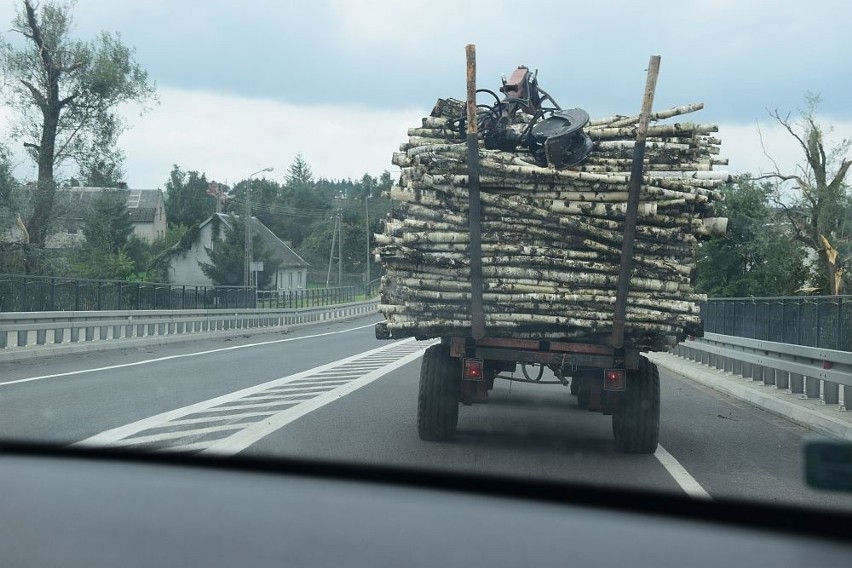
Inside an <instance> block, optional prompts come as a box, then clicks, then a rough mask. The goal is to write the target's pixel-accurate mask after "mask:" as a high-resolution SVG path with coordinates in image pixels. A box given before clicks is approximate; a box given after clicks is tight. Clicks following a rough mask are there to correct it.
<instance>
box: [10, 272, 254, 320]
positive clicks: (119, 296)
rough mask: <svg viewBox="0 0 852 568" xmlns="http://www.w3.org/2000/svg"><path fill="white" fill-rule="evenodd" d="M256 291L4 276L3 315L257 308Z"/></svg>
mask: <svg viewBox="0 0 852 568" xmlns="http://www.w3.org/2000/svg"><path fill="white" fill-rule="evenodd" d="M254 307H255V290H254V288H246V287H242V286H192V285H184V284H167V283H162V282H128V281H125V280H87V279H82V278H65V277H60V276H29V275H26V274H0V312H66V311H75V312H80V311H101V310H187V309H196V310H197V309H216V308H220V309H231V308H254Z"/></svg>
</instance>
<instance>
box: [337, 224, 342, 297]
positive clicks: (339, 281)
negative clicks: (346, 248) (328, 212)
mask: <svg viewBox="0 0 852 568" xmlns="http://www.w3.org/2000/svg"><path fill="white" fill-rule="evenodd" d="M341 286H343V210H342V209H338V210H337V287H338V288H340V287H341Z"/></svg>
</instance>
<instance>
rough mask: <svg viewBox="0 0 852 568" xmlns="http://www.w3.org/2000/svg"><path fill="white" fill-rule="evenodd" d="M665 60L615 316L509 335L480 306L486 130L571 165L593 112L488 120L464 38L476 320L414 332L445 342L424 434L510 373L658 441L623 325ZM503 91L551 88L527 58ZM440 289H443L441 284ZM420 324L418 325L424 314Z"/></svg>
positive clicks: (430, 381) (638, 169)
mask: <svg viewBox="0 0 852 568" xmlns="http://www.w3.org/2000/svg"><path fill="white" fill-rule="evenodd" d="M659 64H660V57H659V56H652V57H651V60H650V64H649V67H648V74H647V79H646V85H645V91H644V95H643V101H642V109H641V112H640V114H639V116H638V126H637V127H636V131H635V134H636V135H635V144H634V145H633V148H632V161H631V163H630V178H629V182H628V184H627V200H626V204H625V205H626V206H625V207H624V210H623V211H624V221H623V233H621V234H620V236H621V243H620V245H621V248H620V262H619V264H618V267H617V285H616V287H615V294H614V295H615V299H614V306H613V307H612V310H611V312H607V314H606V317H607V318H609V319H608V321H607V325H606V326H599V327H598V328H597V329H589V330H588V333H583V334H581V335H579V336H577V335H575V336H574V337H573V338H572V337H559V336H558V334H556V335H554V334H553V333H545V332H542V333H540V334H537V333H536V332H535V328H534V327H533V328H532V331H531V328H530V327H529V326H527V327H525V328H524V333H518V334H514V335H513V334H512V333H511V332H506V331H505V329H504V330H502V332H501V333H492V330H491V329H490V328H489V325H488V318H487V317H486V314H485V311H484V309H483V282H484V277H483V264H482V258H483V249H482V240H481V235H482V221H481V219H482V198H481V195H480V141H481V140H483V139H484V141H485V145H486V148H488V147H489V144H490V147H492V148H500V149H510V148H512V147H514V145H517V144H521V143H523V144H525V145H527V146H528V148H529V153H530V154H531V155H533V156H535V159H536V160H540V161H541V163H542V165H545V166H547V167H550V168H552V169H554V170H555V169H559V168H562V167H565V166H569V167H570V166H573V165H576V164H577V163H580V162H581V161H582V160H583V159H584V157H585V156H586V155H588V153H589V151H590V149H591V147H592V144H591V142H590V141H589V140H588V137H586V136H585V135H584V134H583V132H582V128H581V127H582V126H583V124H585V123H586V122H587V121H588V115H585V116H583V115H584V112H583V111H582V110H580V109H573V110H572V111H561V110H560V111H558V112H553V113H552V114H551V117H550V119H549V121H545V122H547V124H543V125H542V124H539V125H538V126H536V127H535V128H534V127H533V126H532V123H534V122H535V120H536V119H537V118H540V115H539V114H538V113H530V114H533V115H534V117H533V119H532V121H531V123H530V125H529V127H527V128H526V130H524V131H523V132H521V133H518V132H517V131H511V130H509V129H507V128H506V127H505V124H506V121H503V120H501V118H502V117H501V116H500V115H499V113H495V112H492V113H491V118H490V119H489V122H487V123H486V122H483V118H482V113H481V112H479V113H478V107H477V104H476V95H477V92H478V91H477V89H476V78H475V75H476V65H475V50H474V47H473V46H468V47H467V101H466V105H465V110H466V116H464V117H463V119H462V120H461V123H462V126H464V127H465V128H466V147H467V168H468V171H467V172H466V174H467V175H466V179H464V183H465V186H466V190H467V204H466V209H467V213H468V214H467V220H468V222H469V226H468V228H467V235H465V240H467V243H466V247H467V249H466V250H467V257H466V259H465V262H466V263H469V287H470V292H469V309H468V310H467V311H469V315H470V326H469V327H468V328H466V329H464V330H463V331H461V332H460V331H459V330H458V329H457V328H456V329H455V330H454V331H452V332H450V333H441V332H439V331H438V332H436V331H435V329H436V328H434V327H433V328H428V326H427V323H426V322H423V323H422V328H421V329H417V330H415V332H414V333H411V334H412V335H415V336H418V337H419V338H421V339H424V338H429V337H440V342H439V343H437V344H434V345H432V346H430V347H429V348H428V349H427V350H426V352H425V353H424V356H423V360H422V366H421V370H420V385H419V392H418V405H417V429H418V434H419V436H420V438H421V439H423V440H426V441H440V440H447V439H450V438H451V437H452V436H453V435H454V434H455V432H456V428H457V424H458V416H459V407H460V405H461V406H468V405H472V404H478V403H484V402H487V400H488V392H489V391H490V390H491V389H492V388H493V387H494V383H495V381H496V380H498V379H511V380H523V381H525V382H530V383H539V384H540V383H543V382H556V383H559V384H562V385H564V386H566V387H570V391H571V394H573V395H575V396H576V397H577V401H578V405H579V406H580V407H583V408H586V409H588V410H590V411H597V412H601V413H602V414H603V415H606V416H611V417H612V432H613V436H614V438H615V444H616V448H617V449H618V450H619V451H622V452H626V453H653V452H654V451H655V450H656V448H657V444H658V438H659V424H660V379H659V373H658V370H657V367H656V366H655V365H654V364H653V363H652V362H651V361H649V360H648V358H647V357H645V356H644V355H643V354H642V352H643V351H647V350H648V345H649V343H648V342H647V341H645V342H644V343H643V344H642V345H639V344H637V343H636V342H635V341H633V340H632V339H631V338H630V337H626V335H625V326H626V323H627V306H628V296H629V294H630V286H631V277H632V275H633V272H634V244H635V242H636V235H637V216H638V211H639V205H640V188H641V186H642V179H643V168H644V161H645V143H646V137H647V132H648V127H649V121H650V117H651V109H652V106H653V99H654V92H655V86H656V80H657V75H658V73H659ZM525 89H526V91H525V92H524V90H525ZM501 91H503V93H504V94H505V95H506V98H505V99H504V101H503V102H502V103H498V105H497V108H511V107H512V105H514V104H517V102H518V101H521V102H523V101H526V104H529V103H530V101H532V102H533V103H535V104H534V105H530V106H532V107H533V109H534V110H535V108H536V107H537V106H538V103H539V102H540V100H541V99H544V98H547V97H549V95H547V94H546V93H544V92H543V91H541V90H540V89H534V88H531V82H530V74H529V72H528V70H527V69H526V68H525V67H520V68H519V71H518V75H517V77H516V76H515V75H513V76H512V78H510V79H509V81H508V82H505V81H504V85H503V87H502V88H501ZM519 93H521V94H520V95H519ZM491 94H492V95H494V93H491ZM495 97H496V95H495ZM522 97H526V99H522ZM501 105H503V106H501ZM480 106H481V105H480ZM524 110H528V109H524ZM433 112H434V111H433ZM483 124H485V126H486V131H485V132H478V131H477V129H478V127H479V128H481V127H482V126H483ZM578 125H579V126H578ZM492 202H493V201H492ZM531 230H532V229H531ZM468 235H469V236H468ZM468 239H469V240H468ZM467 266H468V265H467V264H465V267H466V268H467ZM465 294H467V292H465ZM437 297H442V296H441V293H440V292H438V293H437ZM464 297H465V298H467V297H468V296H467V295H465V296H464ZM555 315H558V314H555ZM610 315H611V317H610ZM414 324H415V326H418V325H419V323H418V322H414ZM382 325H383V324H380V325H379V326H377V330H376V334H377V337H379V338H390V337H391V333H390V332H388V330H387V329H386V327H382ZM601 327H605V328H606V332H603V331H601ZM436 333H437V334H438V335H436ZM700 333H701V331H700V325H699V326H697V327H696V326H693V327H692V329H691V330H690V335H700ZM664 343H665V342H664V341H655V340H653V338H652V340H651V341H650V345H663V344H664ZM519 365H520V366H521V370H522V371H523V374H524V377H525V378H524V379H520V378H518V377H514V376H512V377H509V376H507V375H506V373H514V372H515V371H516V369H517V368H518V366H519ZM530 368H537V374H536V375H535V376H532V375H530V373H529V369H530ZM545 368H546V369H550V370H551V371H552V372H553V374H554V376H555V377H556V380H555V381H542V380H541V379H542V375H543V371H544V369H545Z"/></svg>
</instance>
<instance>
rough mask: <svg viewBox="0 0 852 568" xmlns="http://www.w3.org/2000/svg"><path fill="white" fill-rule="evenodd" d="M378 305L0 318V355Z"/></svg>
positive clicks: (283, 324) (320, 316)
mask: <svg viewBox="0 0 852 568" xmlns="http://www.w3.org/2000/svg"><path fill="white" fill-rule="evenodd" d="M377 306H378V300H370V301H364V302H350V303H345V304H336V305H329V306H321V307H308V308H292V309H290V308H287V309H283V308H256V309H228V310H219V309H216V310H120V311H119V310H112V311H109V310H107V311H85V312H11V313H0V352H3V351H4V350H5V351H11V350H18V351H19V350H21V349H24V348H31V347H38V346H60V345H69V344H81V343H89V342H96V341H111V342H115V343H116V345H119V344H120V343H121V340H126V339H131V338H137V339H139V338H151V337H166V336H188V335H191V334H200V333H207V334H215V333H216V332H231V331H234V330H251V329H259V328H269V330H270V331H273V330H274V329H275V328H287V327H289V326H293V325H300V324H307V323H313V322H321V321H329V320H335V319H342V318H348V317H355V316H359V315H364V314H369V313H373V312H375V311H376V309H377Z"/></svg>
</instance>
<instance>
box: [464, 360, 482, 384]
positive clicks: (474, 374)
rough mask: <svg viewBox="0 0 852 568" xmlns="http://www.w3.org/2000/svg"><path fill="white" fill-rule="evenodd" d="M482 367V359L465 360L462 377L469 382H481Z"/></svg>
mask: <svg viewBox="0 0 852 568" xmlns="http://www.w3.org/2000/svg"><path fill="white" fill-rule="evenodd" d="M482 367H483V364H482V359H465V360H464V369H463V371H462V377H463V378H465V379H467V380H469V381H481V380H482Z"/></svg>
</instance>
